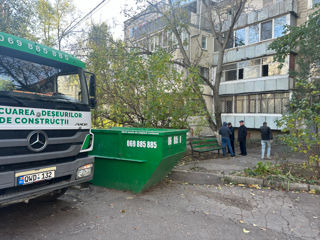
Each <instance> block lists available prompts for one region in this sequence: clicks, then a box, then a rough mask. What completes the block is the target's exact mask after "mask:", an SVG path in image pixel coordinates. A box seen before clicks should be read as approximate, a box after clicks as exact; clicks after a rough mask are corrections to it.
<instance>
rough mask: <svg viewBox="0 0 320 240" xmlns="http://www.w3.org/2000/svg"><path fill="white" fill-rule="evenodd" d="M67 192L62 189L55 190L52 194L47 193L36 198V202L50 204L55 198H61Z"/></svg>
mask: <svg viewBox="0 0 320 240" xmlns="http://www.w3.org/2000/svg"><path fill="white" fill-rule="evenodd" d="M67 190H68V188H62V189H59V190H55V191H53V192H50V193H47V194H45V195H42V196H40V197H37V198H36V200H37V201H44V202H52V201H55V200H56V199H57V198H59V197H61V196H62V195H63V194H64V193H65V192H66V191H67Z"/></svg>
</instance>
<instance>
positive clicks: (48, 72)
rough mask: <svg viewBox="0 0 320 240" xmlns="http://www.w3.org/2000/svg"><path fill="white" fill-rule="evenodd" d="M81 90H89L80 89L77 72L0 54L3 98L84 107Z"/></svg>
mask: <svg viewBox="0 0 320 240" xmlns="http://www.w3.org/2000/svg"><path fill="white" fill-rule="evenodd" d="M81 89H86V88H84V87H82V88H81V81H80V75H79V72H78V69H77V68H74V69H73V70H70V68H68V70H66V69H62V68H59V67H53V66H47V65H42V64H38V63H34V62H30V61H27V60H22V59H19V58H15V57H11V56H5V55H1V54H0V94H1V92H10V94H17V95H19V96H21V94H23V96H25V97H27V96H31V95H33V96H43V97H49V98H50V99H51V100H57V101H68V102H75V103H85V101H84V99H83V97H82V96H83V93H82V91H81Z"/></svg>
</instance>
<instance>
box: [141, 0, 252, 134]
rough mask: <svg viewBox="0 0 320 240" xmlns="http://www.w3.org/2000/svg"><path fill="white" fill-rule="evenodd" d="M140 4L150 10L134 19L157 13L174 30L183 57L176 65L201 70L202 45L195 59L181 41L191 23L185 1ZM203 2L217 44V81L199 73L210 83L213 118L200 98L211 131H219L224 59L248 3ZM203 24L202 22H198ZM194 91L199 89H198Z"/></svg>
mask: <svg viewBox="0 0 320 240" xmlns="http://www.w3.org/2000/svg"><path fill="white" fill-rule="evenodd" d="M138 2H145V3H146V5H147V7H146V9H145V10H144V11H141V9H140V11H141V12H140V13H139V14H137V15H136V16H135V19H136V18H141V17H144V16H146V15H152V14H158V15H160V16H161V17H162V19H163V20H164V22H165V28H166V29H167V30H168V31H171V32H172V33H173V34H174V36H175V38H176V40H177V41H176V42H177V46H178V49H179V52H180V54H181V58H182V61H180V62H179V61H174V62H173V63H174V64H179V65H181V66H183V67H184V68H185V70H186V71H189V70H190V69H199V67H200V66H201V61H203V58H204V54H203V50H202V48H201V45H200V43H199V41H198V49H197V50H198V54H197V55H196V56H190V55H189V54H188V53H187V50H186V47H185V44H184V40H183V39H182V32H183V31H186V32H188V33H189V27H190V22H189V21H190V20H189V17H188V16H189V15H188V10H187V9H186V8H185V7H184V4H185V3H187V2H188V1H186V0H167V1H160V3H159V1H153V0H145V1H141V0H139V1H138ZM201 3H202V4H203V5H204V6H205V7H204V8H203V10H204V11H203V13H202V15H201V17H202V18H204V22H205V23H206V24H207V26H208V30H209V32H210V34H211V35H212V36H213V37H214V38H215V39H216V43H217V44H218V61H217V62H216V63H212V62H210V67H216V71H215V78H214V82H212V81H211V80H210V79H209V78H207V77H206V76H203V75H201V74H199V77H201V78H202V80H203V82H204V83H205V84H207V85H208V86H209V87H210V89H211V90H212V93H213V100H214V118H213V117H212V115H211V112H210V109H209V108H208V106H207V105H206V104H205V100H204V98H203V96H202V93H199V92H198V94H200V96H199V99H201V101H202V103H203V104H202V106H205V109H204V110H205V111H204V112H205V115H206V118H207V121H208V123H209V126H210V128H211V129H212V130H213V131H216V130H217V129H218V128H220V127H221V125H222V121H221V101H220V96H219V87H220V82H221V77H222V72H223V69H222V65H223V60H224V54H225V49H226V48H227V46H228V43H229V42H230V40H232V38H233V29H234V26H235V24H236V23H237V21H238V19H239V17H240V16H241V14H242V13H243V11H244V8H245V6H246V3H247V1H246V0H234V1H229V0H225V1H220V2H218V3H217V2H215V1H211V0H201ZM199 21H201V19H200V20H199ZM195 89H198V87H197V86H195Z"/></svg>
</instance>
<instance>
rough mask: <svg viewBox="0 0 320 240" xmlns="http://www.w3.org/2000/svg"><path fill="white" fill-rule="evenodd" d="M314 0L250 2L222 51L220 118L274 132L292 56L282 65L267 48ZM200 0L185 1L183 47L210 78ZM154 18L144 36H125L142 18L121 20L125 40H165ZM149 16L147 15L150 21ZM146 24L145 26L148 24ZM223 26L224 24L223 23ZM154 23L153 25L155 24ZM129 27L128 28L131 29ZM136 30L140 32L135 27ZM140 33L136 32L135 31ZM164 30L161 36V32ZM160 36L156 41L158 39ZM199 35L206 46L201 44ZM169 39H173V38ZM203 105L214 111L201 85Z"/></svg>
mask: <svg viewBox="0 0 320 240" xmlns="http://www.w3.org/2000/svg"><path fill="white" fill-rule="evenodd" d="M317 1H318V0H251V1H248V8H247V9H254V10H246V11H245V12H244V13H243V14H242V15H241V16H240V18H239V20H238V22H237V23H236V25H235V28H234V32H233V43H232V44H233V45H232V46H231V47H229V48H228V49H226V51H225V55H224V66H223V67H224V72H223V79H222V81H221V84H220V89H219V94H220V96H221V99H222V120H223V121H227V122H231V123H233V125H234V126H235V127H237V126H239V120H245V122H246V126H247V127H248V128H251V129H257V128H259V127H260V126H261V125H262V123H263V122H264V121H266V122H268V125H269V126H270V127H271V128H272V129H274V130H279V129H278V127H277V125H276V120H278V119H280V118H281V116H282V114H284V113H285V112H286V108H287V107H286V106H287V104H288V102H289V98H290V95H291V91H292V89H293V87H294V82H293V79H291V78H290V76H289V71H290V69H291V68H293V67H294V66H295V63H294V61H295V59H294V56H293V55H291V56H288V57H287V59H286V61H285V63H284V64H283V68H282V69H281V70H280V69H279V68H278V66H279V64H278V63H274V62H273V56H274V55H275V52H274V51H272V50H270V49H268V46H269V44H270V43H271V42H273V41H274V39H277V38H278V37H280V36H282V35H283V34H284V33H283V29H284V26H285V25H290V26H296V25H300V24H303V23H304V22H305V21H306V20H307V17H308V15H309V14H310V13H311V12H312V11H314V10H313V7H314V3H316V2H317ZM200 2H201V1H200V0H194V1H189V2H188V4H190V5H188V6H190V8H189V9H190V11H189V15H188V23H189V25H190V27H189V33H190V35H188V36H187V37H183V36H182V39H186V42H187V44H186V49H187V53H188V55H189V57H190V59H191V60H195V59H196V58H197V57H199V53H200V52H201V60H200V64H199V65H200V66H203V68H204V69H205V74H207V75H208V77H209V79H210V80H211V81H212V82H214V81H215V79H214V73H215V71H216V69H215V68H216V67H215V66H216V62H217V59H218V53H217V50H218V49H216V48H217V47H216V46H215V41H214V39H213V37H212V35H211V34H210V31H209V30H208V27H207V25H206V24H207V23H206V22H205V18H204V17H203V16H202V15H201V12H202V11H203V9H202V7H203V6H202V7H201V3H200ZM152 18H153V19H156V22H157V24H153V25H152V26H153V28H151V27H149V28H148V29H150V31H149V32H147V31H145V34H140V35H139V34H132V33H131V34H130V31H132V29H138V28H139V24H140V28H141V24H142V26H144V25H143V23H141V20H139V21H137V20H134V19H131V20H128V21H127V22H125V39H126V40H127V41H128V40H131V41H133V42H139V41H140V42H141V39H143V38H145V39H147V38H149V39H150V37H151V38H152V36H155V35H156V34H158V35H157V36H158V37H156V40H152V41H158V42H159V44H158V45H159V46H160V47H168V46H167V45H164V44H163V43H164V38H165V35H166V38H168V35H167V33H166V32H165V30H164V24H163V23H162V22H161V21H159V20H157V19H159V17H158V16H151V19H152ZM149 20H150V19H149ZM149 25H150V24H149ZM225 25H226V26H227V25H228V23H226V24H225ZM155 26H156V27H155ZM130 29H131V30H130ZM137 32H139V31H137ZM140 32H141V31H140ZM164 33H165V34H164ZM160 38H161V40H159V39H160ZM203 38H206V44H205V45H206V46H205V48H203V46H201V45H202V42H203ZM173 42H174V41H173ZM174 56H175V58H176V59H182V56H181V54H180V52H179V51H178V50H176V51H174ZM203 89H204V90H203V91H204V96H205V99H206V103H207V104H208V105H209V106H210V109H211V110H212V113H213V104H214V102H213V99H212V91H211V89H210V88H209V87H208V86H206V85H204V86H203Z"/></svg>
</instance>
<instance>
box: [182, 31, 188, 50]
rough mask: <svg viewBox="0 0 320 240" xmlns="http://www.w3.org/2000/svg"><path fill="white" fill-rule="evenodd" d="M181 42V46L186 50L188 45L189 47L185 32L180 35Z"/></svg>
mask: <svg viewBox="0 0 320 240" xmlns="http://www.w3.org/2000/svg"><path fill="white" fill-rule="evenodd" d="M181 38H182V39H181V40H182V44H183V46H184V49H188V45H189V34H188V33H187V32H185V31H183V32H182V34H181Z"/></svg>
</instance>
